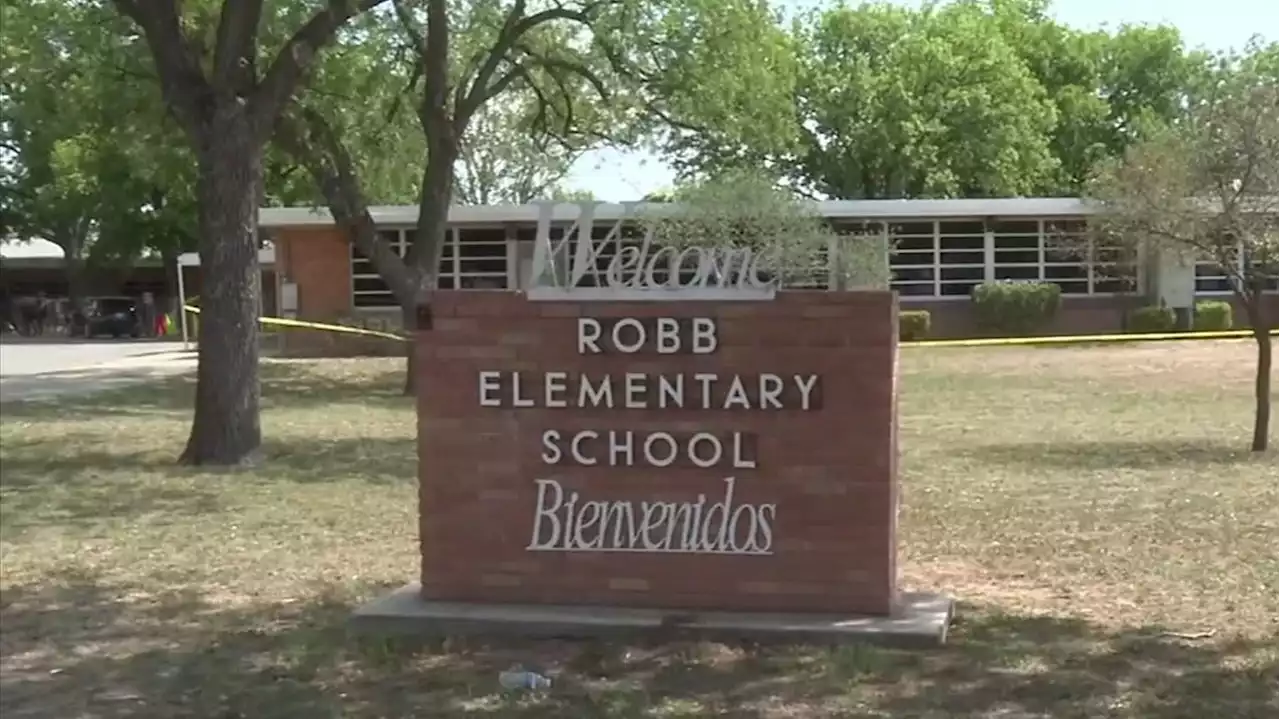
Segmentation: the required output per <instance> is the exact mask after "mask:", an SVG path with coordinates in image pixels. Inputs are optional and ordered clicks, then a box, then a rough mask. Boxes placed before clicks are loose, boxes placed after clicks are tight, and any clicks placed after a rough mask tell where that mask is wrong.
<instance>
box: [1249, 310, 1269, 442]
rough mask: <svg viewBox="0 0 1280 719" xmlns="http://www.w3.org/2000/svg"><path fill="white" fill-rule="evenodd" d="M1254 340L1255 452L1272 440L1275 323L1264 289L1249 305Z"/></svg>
mask: <svg viewBox="0 0 1280 719" xmlns="http://www.w3.org/2000/svg"><path fill="white" fill-rule="evenodd" d="M1245 310H1247V312H1248V315H1249V324H1251V325H1253V340H1254V342H1257V343H1258V374H1257V376H1256V377H1254V380H1253V402H1254V409H1253V443H1252V444H1251V445H1249V449H1252V450H1253V452H1266V450H1267V445H1268V443H1270V439H1271V365H1272V349H1274V348H1272V345H1271V321H1270V317H1268V316H1267V307H1266V297H1265V296H1263V294H1262V292H1261V289H1260V290H1258V292H1257V293H1254V294H1253V297H1251V298H1249V299H1248V301H1247V303H1245Z"/></svg>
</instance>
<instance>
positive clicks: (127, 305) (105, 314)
mask: <svg viewBox="0 0 1280 719" xmlns="http://www.w3.org/2000/svg"><path fill="white" fill-rule="evenodd" d="M71 334H72V335H73V336H78V337H97V336H99V335H111V336H112V337H138V336H141V335H142V322H141V318H140V317H139V316H138V301H137V300H135V299H133V298H132V297H90V298H88V299H86V300H85V303H84V313H83V314H81V313H78V312H77V313H75V315H74V317H73V318H72V320H71Z"/></svg>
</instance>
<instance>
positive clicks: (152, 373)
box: [0, 341, 195, 402]
mask: <svg viewBox="0 0 1280 719" xmlns="http://www.w3.org/2000/svg"><path fill="white" fill-rule="evenodd" d="M194 367H195V353H194V352H190V353H188V352H183V351H182V345H181V344H180V343H177V342H155V341H141V342H124V341H116V342H107V341H103V342H90V341H82V342H24V343H10V342H5V343H0V402H9V401H12V400H25V399H41V398H45V397H51V396H57V395H63V394H85V393H89V392H96V391H101V390H104V389H113V388H116V387H123V386H127V385H130V384H136V383H138V382H146V381H148V380H153V379H157V378H161V377H167V376H171V375H174V374H180V373H182V372H186V371H189V370H191V369H193V368H194Z"/></svg>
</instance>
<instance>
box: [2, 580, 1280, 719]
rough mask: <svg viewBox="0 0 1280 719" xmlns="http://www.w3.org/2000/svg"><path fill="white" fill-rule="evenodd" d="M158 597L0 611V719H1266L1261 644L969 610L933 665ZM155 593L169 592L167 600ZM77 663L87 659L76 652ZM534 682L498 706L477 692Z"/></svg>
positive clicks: (1267, 685)
mask: <svg viewBox="0 0 1280 719" xmlns="http://www.w3.org/2000/svg"><path fill="white" fill-rule="evenodd" d="M183 580H184V581H185V582H189V583H190V584H189V585H188V586H189V587H192V588H186V589H184V588H178V589H169V590H165V591H162V592H159V593H157V592H154V591H152V592H146V591H140V588H139V587H134V586H122V585H118V584H111V583H109V582H106V581H105V580H104V579H103V578H102V577H100V576H96V575H94V574H93V573H92V572H90V571H86V570H80V571H77V572H72V573H64V574H62V575H59V576H50V577H46V578H44V579H43V580H42V581H41V582H40V583H39V584H38V585H25V586H21V585H20V586H14V587H10V588H8V589H7V590H6V591H5V593H4V596H3V598H2V599H0V616H2V617H3V628H4V630H3V632H2V633H0V646H2V648H3V655H4V657H5V660H4V662H5V672H4V675H3V679H0V713H3V714H4V715H5V716H22V717H50V718H52V717H61V716H72V715H78V714H80V713H81V712H82V711H83V708H84V707H86V706H92V707H93V710H94V711H93V713H94V716H98V717H103V718H105V719H115V718H118V717H140V716H169V717H219V718H221V717H255V718H261V719H303V718H305V719H311V718H312V717H321V716H343V717H408V716H432V717H464V716H466V717H495V718H497V717H502V718H504V719H505V718H508V717H513V718H516V719H535V718H548V719H549V718H551V717H575V718H577V717H639V716H655V715H659V714H662V715H666V716H689V717H695V716H696V717H702V716H711V715H723V716H734V717H744V718H752V717H764V716H781V715H795V716H841V717H852V716H860V715H872V714H874V715H875V716H886V715H887V716H910V717H991V716H1006V717H1013V716H1054V717H1096V716H1115V717H1139V716H1141V717H1151V718H1153V719H1174V718H1175V717H1186V718H1187V719H1190V718H1192V717H1196V718H1200V717H1227V716H1229V717H1233V718H1236V719H1245V718H1249V717H1270V716H1274V715H1275V712H1276V708H1275V697H1276V683H1275V672H1276V668H1275V659H1274V657H1275V655H1274V646H1275V643H1274V641H1266V642H1264V641H1257V642H1254V641H1243V640H1236V641H1232V640H1226V641H1219V642H1203V643H1194V642H1186V641H1180V640H1173V639H1168V638H1163V637H1161V636H1160V635H1159V634H1158V633H1157V631H1158V630H1157V629H1156V628H1147V629H1143V630H1134V631H1120V632H1115V631H1108V630H1105V629H1103V628H1101V627H1098V626H1096V625H1093V624H1090V623H1088V622H1084V621H1079V620H1070V619H1055V618H1046V617H1033V616H1013V615H1005V614H999V613H995V612H990V611H983V610H978V609H973V608H971V609H970V610H969V611H968V612H967V613H966V618H965V621H963V623H962V624H961V625H960V626H959V627H957V629H956V630H955V631H954V633H953V635H952V639H951V643H950V644H949V645H948V646H946V647H944V648H941V649H938V650H934V651H922V652H902V651H892V650H884V649H873V648H870V647H841V648H834V649H831V648H822V647H803V646H781V647H779V646H767V647H726V646H723V645H707V644H698V643H693V642H660V641H657V640H656V639H655V641H651V642H647V643H645V642H637V643H634V644H632V645H630V646H625V647H624V646H618V645H611V646H608V647H601V646H599V645H596V644H591V643H580V642H569V641H540V642H530V641H511V642H502V643H498V642H492V641H490V642H480V641H461V640H459V641H452V642H443V643H441V642H424V641H420V642H416V643H413V642H410V641H406V640H396V641H394V642H393V641H391V640H377V639H373V638H359V639H357V638H355V637H352V636H350V635H348V633H347V632H346V629H345V622H346V620H347V617H348V615H349V611H350V608H351V604H352V603H353V602H355V601H357V600H358V598H359V596H360V595H366V594H367V593H368V592H369V591H371V590H373V591H376V590H377V588H376V587H369V586H342V585H328V586H322V587H319V588H317V589H316V590H315V591H314V592H313V595H312V597H311V598H310V599H307V600H304V601H296V602H291V603H255V604H249V605H241V606H237V607H225V606H221V607H220V606H216V605H214V604H212V603H211V602H210V600H209V599H208V598H206V597H205V596H203V595H202V594H201V593H200V591H199V590H198V586H197V585H195V583H194V582H195V578H194V577H192V578H183ZM171 584H172V581H171V582H170V585H171ZM87 647H93V651H85V649H86V648H87ZM513 662H524V663H526V664H527V665H529V666H536V667H539V668H541V669H543V670H545V671H547V672H549V673H550V674H552V675H553V676H554V677H555V679H556V683H555V685H554V688H553V690H552V691H550V692H548V693H546V694H539V695H534V694H516V695H511V694H504V693H502V692H500V691H499V689H498V687H497V682H496V675H497V673H498V672H499V671H500V670H502V669H504V668H506V667H508V666H510V665H511V664H512V663H513Z"/></svg>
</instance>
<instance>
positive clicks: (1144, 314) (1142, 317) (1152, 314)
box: [1129, 305, 1178, 333]
mask: <svg viewBox="0 0 1280 719" xmlns="http://www.w3.org/2000/svg"><path fill="white" fill-rule="evenodd" d="M1177 326H1178V315H1177V314H1176V313H1175V312H1174V311H1173V308H1172V307H1162V306H1160V305H1150V306H1147V307H1141V308H1138V309H1136V310H1134V311H1133V312H1131V313H1129V331H1130V332H1139V333H1157V332H1172V331H1173V330H1174V328H1175V327H1177Z"/></svg>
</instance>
